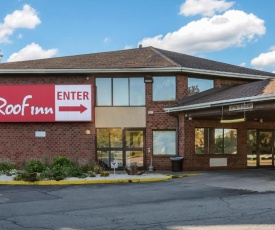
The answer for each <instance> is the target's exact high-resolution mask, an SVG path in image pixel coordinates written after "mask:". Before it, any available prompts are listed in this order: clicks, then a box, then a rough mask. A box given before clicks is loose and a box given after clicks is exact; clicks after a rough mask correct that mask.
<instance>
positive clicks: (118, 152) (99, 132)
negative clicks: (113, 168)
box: [96, 128, 144, 167]
mask: <svg viewBox="0 0 275 230" xmlns="http://www.w3.org/2000/svg"><path fill="white" fill-rule="evenodd" d="M96 142H97V159H98V161H100V163H102V164H104V165H105V166H106V167H110V163H111V162H112V161H114V160H115V161H117V162H118V166H119V167H123V166H130V165H131V163H133V162H136V163H137V165H138V167H144V149H143V147H144V146H143V143H144V130H141V129H119V128H100V129H96Z"/></svg>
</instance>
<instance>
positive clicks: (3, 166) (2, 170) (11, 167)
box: [0, 162, 17, 176]
mask: <svg viewBox="0 0 275 230" xmlns="http://www.w3.org/2000/svg"><path fill="white" fill-rule="evenodd" d="M16 169H17V165H16V164H13V163H7V162H1V163H0V175H1V174H6V175H8V176H9V175H12V174H14V173H15V172H16Z"/></svg>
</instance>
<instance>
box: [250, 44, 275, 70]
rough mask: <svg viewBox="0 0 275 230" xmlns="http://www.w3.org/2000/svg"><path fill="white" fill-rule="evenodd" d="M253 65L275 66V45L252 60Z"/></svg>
mask: <svg viewBox="0 0 275 230" xmlns="http://www.w3.org/2000/svg"><path fill="white" fill-rule="evenodd" d="M251 65H253V66H258V67H266V66H275V46H272V47H271V48H270V52H267V53H261V54H260V55H259V56H258V57H255V58H253V59H252V60H251Z"/></svg>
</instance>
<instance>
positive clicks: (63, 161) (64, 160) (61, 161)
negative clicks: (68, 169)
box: [52, 156, 75, 167]
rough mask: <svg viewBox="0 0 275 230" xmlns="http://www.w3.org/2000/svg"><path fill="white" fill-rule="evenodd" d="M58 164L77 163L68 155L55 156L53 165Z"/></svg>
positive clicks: (72, 164)
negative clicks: (67, 156)
mask: <svg viewBox="0 0 275 230" xmlns="http://www.w3.org/2000/svg"><path fill="white" fill-rule="evenodd" d="M56 165H60V166H75V164H74V163H73V162H72V161H71V160H70V159H68V158H66V157H62V156H56V157H54V158H53V164H52V166H53V167H54V166H56Z"/></svg>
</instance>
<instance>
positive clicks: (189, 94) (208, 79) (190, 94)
mask: <svg viewBox="0 0 275 230" xmlns="http://www.w3.org/2000/svg"><path fill="white" fill-rule="evenodd" d="M189 79H197V80H205V81H212V87H210V88H207V89H205V90H202V91H199V92H197V93H201V92H204V91H206V90H209V89H213V88H214V87H215V81H214V79H210V78H199V77H187V95H188V96H192V95H195V94H197V93H190V92H189V88H190V87H191V86H189ZM192 86H193V85H192ZM198 89H200V88H199V87H198Z"/></svg>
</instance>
